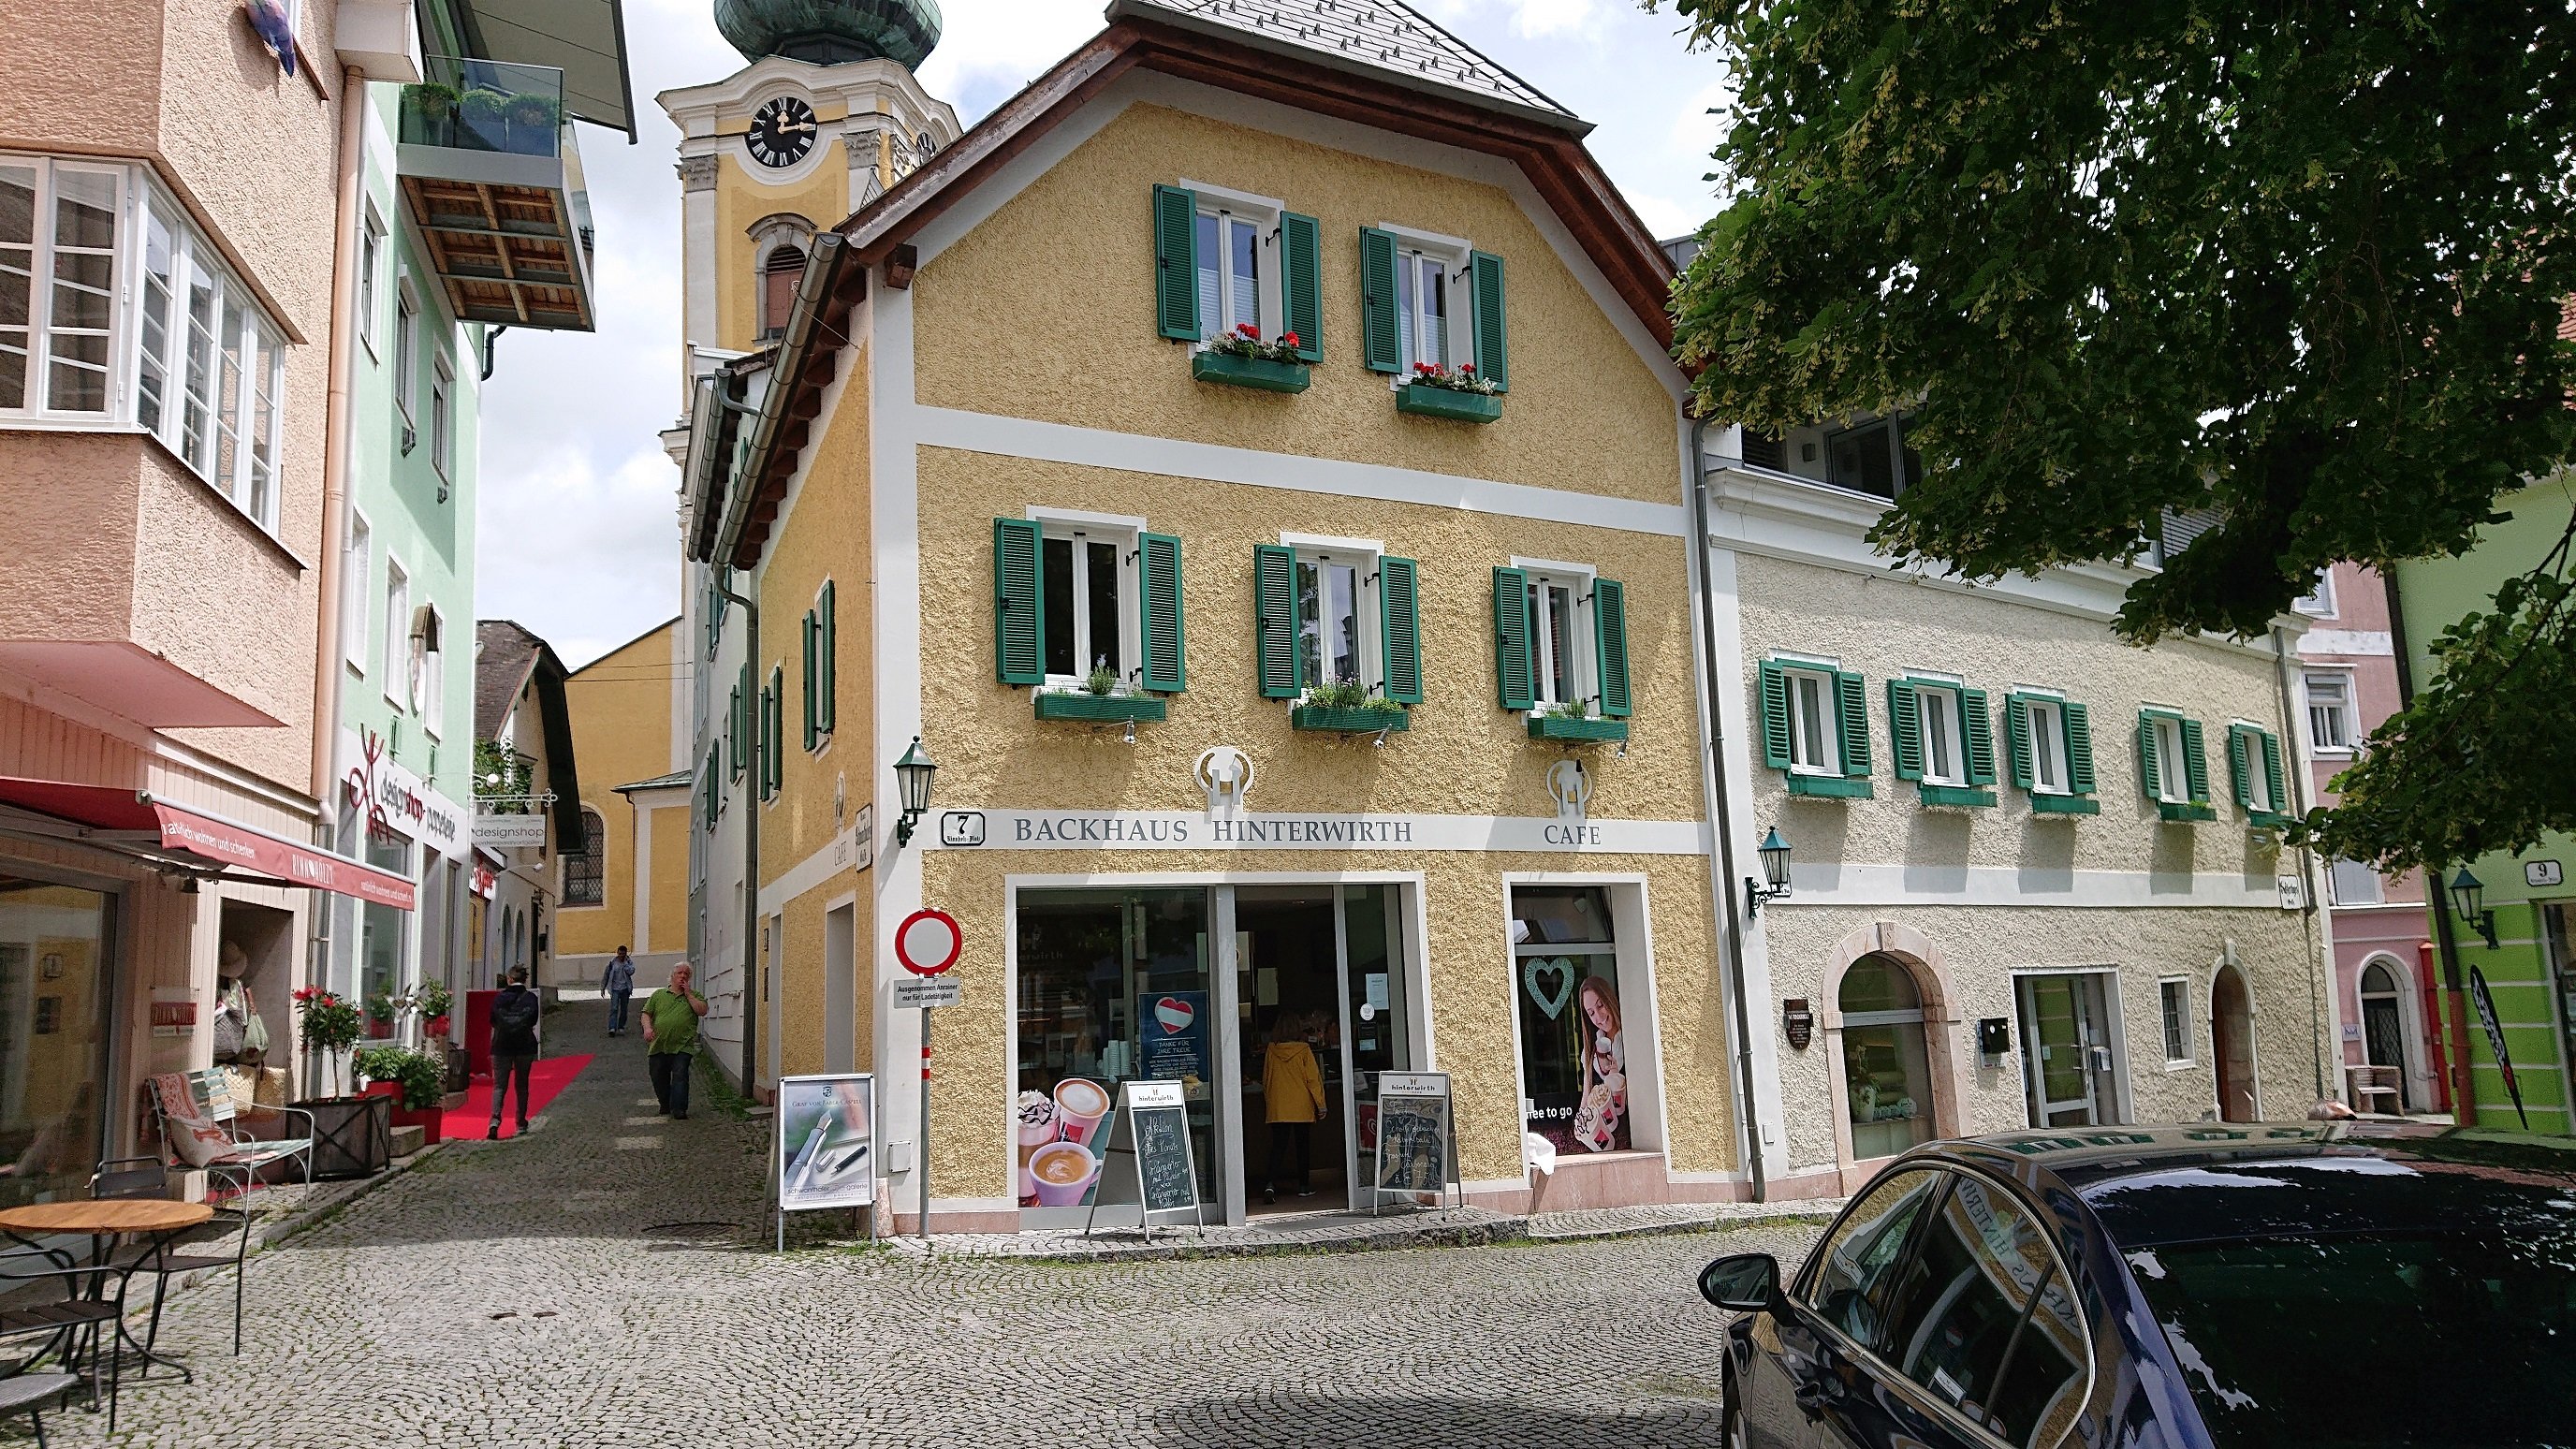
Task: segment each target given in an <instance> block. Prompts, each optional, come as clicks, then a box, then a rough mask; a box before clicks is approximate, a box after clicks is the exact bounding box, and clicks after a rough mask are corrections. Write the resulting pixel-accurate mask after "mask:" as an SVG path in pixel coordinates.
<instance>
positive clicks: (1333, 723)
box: [1288, 704, 1413, 735]
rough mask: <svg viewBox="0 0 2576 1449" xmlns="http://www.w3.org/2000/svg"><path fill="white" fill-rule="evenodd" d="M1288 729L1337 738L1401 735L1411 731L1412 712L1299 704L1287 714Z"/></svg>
mask: <svg viewBox="0 0 2576 1449" xmlns="http://www.w3.org/2000/svg"><path fill="white" fill-rule="evenodd" d="M1288 727H1289V728H1290V729H1294V730H1316V731H1319V732H1322V733H1325V734H1339V735H1373V734H1376V733H1378V732H1379V731H1381V730H1386V731H1392V732H1394V733H1396V734H1402V733H1403V732H1404V731H1406V730H1409V729H1411V728H1413V711H1411V710H1407V709H1365V708H1363V709H1337V708H1334V707H1333V706H1331V705H1324V704H1301V705H1298V706H1296V707H1295V708H1293V709H1291V710H1289V711H1288Z"/></svg>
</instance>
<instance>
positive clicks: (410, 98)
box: [402, 81, 457, 146]
mask: <svg viewBox="0 0 2576 1449" xmlns="http://www.w3.org/2000/svg"><path fill="white" fill-rule="evenodd" d="M456 102H457V91H456V87H454V86H450V85H441V84H439V83H438V82H437V81H424V82H422V83H421V84H419V85H413V86H404V87H403V106H402V114H403V134H402V139H403V140H404V141H405V142H406V143H408V144H411V145H416V146H449V145H453V144H455V139H456V134H455V133H456Z"/></svg>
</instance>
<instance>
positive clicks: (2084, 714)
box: [2058, 700, 2093, 795]
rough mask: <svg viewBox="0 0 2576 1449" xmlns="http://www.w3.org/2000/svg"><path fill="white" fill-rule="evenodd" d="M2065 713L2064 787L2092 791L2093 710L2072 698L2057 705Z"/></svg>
mask: <svg viewBox="0 0 2576 1449" xmlns="http://www.w3.org/2000/svg"><path fill="white" fill-rule="evenodd" d="M2058 708H2059V709H2060V710H2061V711H2063V712H2064V713H2065V715H2066V788H2067V789H2068V790H2069V791H2072V792H2073V793H2075V794H2078V795H2090V794H2092V793H2093V712H2092V711H2091V710H2089V709H2086V708H2085V707H2084V706H2083V705H2080V704H2077V703H2075V702H2074V701H2073V700H2069V701H2067V702H2066V703H2065V704H2062V705H2060V706H2058Z"/></svg>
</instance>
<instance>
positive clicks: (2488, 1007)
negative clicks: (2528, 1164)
mask: <svg viewBox="0 0 2576 1449" xmlns="http://www.w3.org/2000/svg"><path fill="white" fill-rule="evenodd" d="M2469 995H2470V997H2471V998H2472V999H2474V1000H2475V1001H2476V1002H2477V1006H2478V1024H2479V1025H2481V1026H2483V1027H2485V1028H2486V1030H2487V1049H2488V1050H2489V1051H2492V1052H2494V1053H2495V1059H2496V1070H2498V1071H2500V1072H2502V1073H2503V1074H2504V1089H2505V1091H2506V1092H2507V1093H2508V1094H2510V1095H2511V1096H2512V1098H2513V1114H2514V1115H2515V1116H2516V1117H2519V1118H2521V1119H2522V1125H2523V1126H2524V1127H2526V1128H2527V1127H2529V1126H2530V1125H2531V1114H2530V1113H2528V1112H2525V1111H2523V1110H2522V1083H2521V1082H2520V1081H2518V1080H2516V1079H2515V1077H2514V1075H2513V1057H2512V1056H2511V1055H2509V1054H2508V1053H2507V1052H2506V1051H2505V1049H2504V1024H2503V1023H2502V1022H2501V1021H2499V1020H2498V1019H2497V1017H2496V1004H2495V997H2494V996H2493V995H2491V994H2490V993H2489V992H2488V991H2487V974H2486V973H2485V972H2483V971H2480V970H2479V969H2478V968H2476V967H2475V966H2472V967H2470V968H2469Z"/></svg>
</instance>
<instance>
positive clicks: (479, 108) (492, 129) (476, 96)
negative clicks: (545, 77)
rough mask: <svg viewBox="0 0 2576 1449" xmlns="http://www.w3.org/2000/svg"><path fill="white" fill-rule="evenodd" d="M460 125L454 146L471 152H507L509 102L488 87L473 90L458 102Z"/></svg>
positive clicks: (507, 98)
mask: <svg viewBox="0 0 2576 1449" xmlns="http://www.w3.org/2000/svg"><path fill="white" fill-rule="evenodd" d="M456 114H457V117H458V119H459V120H460V121H461V122H462V125H461V126H460V128H459V129H460V132H461V134H459V135H458V137H457V138H456V139H457V144H458V145H461V146H463V147H465V148H466V149H468V150H472V151H507V150H509V149H510V98H509V97H508V96H506V95H504V94H502V93H501V92H499V91H496V90H494V89H492V88H491V87H490V86H476V87H475V88H474V89H472V90H470V91H467V92H466V93H465V94H464V95H462V96H460V97H458V98H457V102H456Z"/></svg>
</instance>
